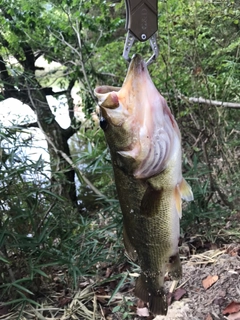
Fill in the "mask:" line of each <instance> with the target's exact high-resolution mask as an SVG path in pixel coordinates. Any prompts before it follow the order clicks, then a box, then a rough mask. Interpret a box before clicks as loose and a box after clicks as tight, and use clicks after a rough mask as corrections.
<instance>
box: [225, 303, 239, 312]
mask: <svg viewBox="0 0 240 320" xmlns="http://www.w3.org/2000/svg"><path fill="white" fill-rule="evenodd" d="M238 311H240V302H235V301H232V302H231V303H229V305H227V306H226V308H225V309H224V310H223V311H222V313H223V314H227V313H236V312H238Z"/></svg>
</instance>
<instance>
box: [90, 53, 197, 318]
mask: <svg viewBox="0 0 240 320" xmlns="http://www.w3.org/2000/svg"><path fill="white" fill-rule="evenodd" d="M95 95H96V96H97V98H98V101H99V106H100V110H101V119H100V125H101V127H102V129H103V130H104V132H105V137H106V140H107V143H108V146H109V149H110V153H111V159H112V164H113V169H114V175H115V183H116V188H117V193H118V197H119V201H120V206H121V210H122V213H123V226H124V230H123V237H124V245H125V249H126V253H127V255H128V257H129V258H130V259H132V260H134V261H137V263H138V264H139V265H140V267H141V275H140V276H139V278H138V279H137V281H136V286H135V295H136V296H137V297H139V298H140V299H142V300H143V301H145V302H147V303H149V309H150V310H151V312H153V313H154V314H166V313H167V298H166V293H165V291H164V275H165V273H166V271H168V272H169V275H170V276H171V277H172V279H174V280H175V279H179V278H180V277H181V274H182V268H181V262H180V258H179V253H178V241H179V236H180V228H179V220H180V218H181V214H182V200H181V199H185V200H187V201H190V200H192V199H193V194H192V191H191V188H190V186H189V185H188V183H187V182H186V181H185V180H184V179H183V177H182V166H181V158H182V156H181V135H180V131H179V128H178V125H177V123H176V121H175V119H174V117H173V115H172V114H171V111H170V109H169V107H168V106H167V103H166V101H165V99H164V98H163V97H162V96H161V94H160V93H159V92H158V91H157V89H156V87H155V86H154V84H153V82H152V80H151V77H150V75H149V73H148V70H147V66H146V63H145V62H144V60H143V59H142V58H141V56H140V55H135V56H134V57H133V59H132V61H131V63H130V65H129V69H128V73H127V76H126V79H125V81H124V83H123V86H122V88H117V87H110V86H100V87H97V88H96V89H95Z"/></svg>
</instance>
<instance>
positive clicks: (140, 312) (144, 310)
mask: <svg viewBox="0 0 240 320" xmlns="http://www.w3.org/2000/svg"><path fill="white" fill-rule="evenodd" d="M137 315H138V316H139V317H149V312H148V308H146V307H145V308H137Z"/></svg>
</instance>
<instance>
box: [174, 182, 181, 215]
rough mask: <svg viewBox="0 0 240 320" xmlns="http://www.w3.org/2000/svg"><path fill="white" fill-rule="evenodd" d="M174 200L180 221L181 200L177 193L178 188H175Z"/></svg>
mask: <svg viewBox="0 0 240 320" xmlns="http://www.w3.org/2000/svg"><path fill="white" fill-rule="evenodd" d="M174 198H175V204H176V209H177V213H178V216H179V218H180V219H181V218H182V199H181V194H180V192H179V188H178V186H176V187H175V190H174Z"/></svg>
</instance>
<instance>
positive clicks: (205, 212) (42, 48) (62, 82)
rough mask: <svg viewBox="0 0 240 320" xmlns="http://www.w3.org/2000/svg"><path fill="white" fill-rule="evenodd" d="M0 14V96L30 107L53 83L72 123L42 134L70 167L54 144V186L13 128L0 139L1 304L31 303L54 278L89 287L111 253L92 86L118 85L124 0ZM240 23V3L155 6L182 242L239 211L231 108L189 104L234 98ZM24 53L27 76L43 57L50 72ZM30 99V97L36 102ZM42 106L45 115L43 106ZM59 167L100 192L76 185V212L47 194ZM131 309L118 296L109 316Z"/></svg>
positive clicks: (116, 236) (107, 181)
mask: <svg viewBox="0 0 240 320" xmlns="http://www.w3.org/2000/svg"><path fill="white" fill-rule="evenodd" d="M0 12H1V13H2V15H0V23H1V27H0V42H1V44H2V46H1V48H0V68H1V77H0V90H1V95H0V98H1V100H4V99H6V98H7V96H6V95H7V93H9V95H11V94H12V93H11V92H13V90H15V93H16V94H17V95H18V98H19V99H20V100H21V101H22V102H26V101H27V102H29V97H28V96H27V100H25V98H26V91H28V90H29V88H30V89H33V92H40V91H42V89H49V88H50V89H51V88H53V89H54V90H55V87H56V88H57V90H61V91H62V93H61V94H64V95H65V96H66V97H67V98H68V100H67V101H68V104H69V115H70V118H71V126H70V127H69V128H68V130H65V131H64V130H61V131H59V132H60V133H59V134H58V135H55V136H54V137H53V138H52V141H54V143H57V139H55V138H56V137H57V138H58V139H60V137H61V138H62V137H65V140H64V141H65V142H66V141H67V140H68V138H70V137H71V143H70V142H69V144H70V147H71V155H70V153H69V154H67V156H70V160H71V161H72V162H71V161H70V163H69V162H67V163H66V164H65V166H64V167H61V168H60V169H59V170H57V169H56V167H57V164H58V163H62V162H63V157H62V158H61V157H60V156H59V153H58V152H56V150H55V149H57V150H58V151H59V150H61V151H62V149H61V148H60V146H61V142H62V141H60V142H59V147H57V148H55V149H54V152H53V151H51V152H52V153H51V156H52V159H53V160H54V159H55V160H56V161H55V162H54V161H51V163H50V164H51V170H52V174H53V175H52V176H53V177H54V176H55V177H56V176H57V177H58V179H56V180H54V181H55V182H53V179H52V178H51V177H50V174H49V171H48V170H46V165H48V168H49V164H46V162H45V161H44V159H43V158H41V157H40V158H39V159H38V160H37V161H33V160H31V159H30V158H29V157H28V154H27V152H25V153H24V154H23V153H22V151H21V150H23V149H24V148H27V147H28V139H26V141H25V142H24V143H23V140H22V139H21V138H19V135H18V132H19V130H20V131H21V130H22V129H23V128H21V127H18V128H16V127H15V128H11V130H10V129H9V128H1V132H0V137H1V143H2V144H1V167H0V178H1V191H0V192H1V201H0V223H1V225H0V227H1V232H0V268H1V275H0V289H1V290H0V292H1V295H0V299H2V301H5V302H7V301H9V303H12V304H14V303H15V304H18V303H22V302H25V303H26V302H31V303H34V301H35V300H37V299H35V298H36V297H37V293H38V292H41V293H44V290H46V288H47V286H48V285H50V284H51V283H52V282H53V279H54V276H55V275H56V274H58V272H59V271H60V270H61V271H62V272H61V276H60V278H61V279H60V281H61V283H63V284H64V287H72V288H78V284H79V279H81V278H83V277H85V276H94V277H95V279H98V276H99V274H101V272H102V270H101V268H98V267H97V266H99V265H101V264H103V263H106V264H107V265H108V264H109V265H113V264H114V263H115V262H116V261H117V257H119V256H121V257H122V244H121V242H120V240H121V227H122V222H121V214H120V209H119V204H118V201H117V199H116V192H115V186H114V181H113V174H112V168H111V163H110V157H109V153H108V149H107V146H106V144H105V141H104V137H103V133H102V131H101V130H99V129H98V128H96V126H95V125H94V124H93V122H91V120H89V119H90V118H91V112H92V111H93V110H94V109H95V105H96V101H95V98H94V95H93V89H94V87H95V85H96V84H108V85H115V86H121V84H122V82H123V80H124V77H125V74H126V70H127V64H126V62H125V61H124V60H123V59H122V58H121V55H122V51H123V46H124V33H125V31H124V16H125V12H124V4H123V2H121V3H120V2H118V1H116V2H113V3H112V2H110V1H101V0H91V1H76V0H61V1H55V0H52V1H50V2H49V1H42V2H36V1H33V0H31V1H26V0H17V1H9V0H8V1H5V0H4V1H2V2H1V4H0ZM239 16H240V6H239V3H238V1H233V0H224V1H218V2H214V1H207V0H198V1H192V0H188V1H185V0H180V1H177V0H168V1H159V39H158V43H159V47H160V56H159V58H158V59H157V61H156V62H155V63H154V64H152V65H151V66H150V67H149V70H150V73H151V76H152V79H153V81H154V82H155V84H156V86H157V88H158V89H159V91H160V92H162V94H163V96H164V97H165V98H166V99H167V101H168V104H169V106H170V107H171V109H172V112H173V113H174V115H175V117H176V119H177V122H178V124H179V127H180V130H181V133H182V140H183V173H184V176H185V177H186V178H187V180H188V181H189V183H190V184H191V186H192V188H193V193H194V197H195V201H194V202H192V203H190V204H189V205H188V206H186V205H184V215H183V219H182V224H181V226H182V234H183V236H184V234H186V233H187V234H190V235H192V234H194V233H195V232H196V231H197V232H198V233H202V234H204V236H206V237H207V238H208V239H211V241H213V239H214V241H215V240H216V235H217V234H218V233H219V230H222V228H224V227H225V225H226V223H227V221H228V220H229V221H230V220H231V218H232V217H233V216H234V214H235V213H236V212H237V210H238V207H239V198H240V187H239V178H240V167H239V157H240V149H239V147H240V143H239V133H240V125H239V121H238V118H239V112H240V111H239V109H237V108H236V109H233V108H227V107H215V106H213V105H211V104H210V105H209V104H200V103H199V104H198V103H192V102H191V101H190V99H189V98H190V97H196V98H197V97H203V98H206V99H211V100H218V101H223V102H239V100H240V99H239V90H238V88H239V85H240V83H239V81H240V80H239V79H240V77H239V70H240V66H239V64H240V58H239V48H240V42H239V33H240V20H239ZM29 48H30V49H29ZM136 51H137V52H141V53H142V54H143V55H144V56H146V57H147V56H148V55H149V54H150V51H149V48H148V45H146V44H139V43H136V44H134V47H133V49H132V52H136ZM29 52H32V53H33V55H34V61H33V66H34V68H35V67H36V65H37V63H36V61H37V58H38V57H42V56H44V58H45V59H46V60H47V61H48V62H58V63H59V64H60V66H59V67H58V68H57V69H56V70H55V71H50V72H45V71H43V70H41V71H39V70H35V69H34V68H33V69H34V70H33V69H31V68H29V65H30V62H31V61H30V60H31V57H32V56H31V55H28V53H29ZM1 62H4V67H6V68H5V69H4V68H3V69H2V67H3V66H2V64H1ZM36 69H39V67H37V68H36ZM6 71H7V74H6ZM26 84H27V85H26ZM74 85H75V86H76V85H77V87H78V89H79V95H80V100H81V105H82V107H83V110H84V112H85V116H86V118H87V119H88V121H86V123H82V124H81V128H80V129H79V124H78V123H77V121H76V119H74V116H73V108H74V105H73V102H72V99H71V96H70V92H71V89H72V88H73V87H74ZM54 86H55V87H54ZM9 88H10V89H9ZM15 97H16V96H15ZM33 98H34V99H35V100H34V101H35V102H37V101H39V96H37V97H36V96H33ZM40 100H41V99H40ZM42 102H44V103H45V104H43V105H44V108H46V100H44V99H42ZM44 108H40V109H41V111H42V110H45V109H44ZM33 109H34V108H33ZM35 112H36V110H35ZM40 118H41V117H40ZM52 124H54V125H56V123H55V119H54V116H53V114H52V113H51V112H49V113H48V114H47V116H46V117H44V119H43V125H45V127H44V130H45V132H46V130H48V133H49V134H51V133H52V132H54V130H55V129H56V126H57V125H56V126H55V127H54V126H52V127H51V125H52ZM72 129H74V130H72ZM25 130H27V129H26V128H25ZM69 131H71V134H69ZM76 132H77V133H76ZM73 133H75V135H74V136H73ZM66 136H67V138H66ZM26 150H27V149H26ZM54 157H55V158H54ZM59 159H60V162H59ZM53 162H54V164H56V166H55V168H54V167H53V166H52V164H53ZM69 168H71V169H73V168H74V170H75V171H77V170H79V172H81V174H82V176H85V177H86V178H87V179H89V181H90V182H92V183H93V185H94V186H95V187H96V188H97V190H99V191H100V193H102V194H103V196H100V195H99V194H98V195H96V194H95V192H94V191H93V189H92V188H91V187H90V185H89V184H86V183H85V182H86V180H84V179H82V180H81V181H77V179H76V180H75V182H76V185H77V188H78V190H77V191H78V194H77V205H76V203H73V202H72V201H69V199H68V198H67V197H66V198H65V197H64V195H63V194H61V193H60V192H57V191H56V189H54V188H53V187H54V186H55V185H56V186H57V187H59V189H61V190H62V189H65V187H66V185H64V184H63V177H64V176H65V173H66V171H67V170H68V169H69ZM78 177H79V176H78ZM73 180H74V178H73ZM84 181H85V182H84ZM68 183H69V181H68ZM59 189H58V190H59ZM209 225H211V226H212V228H211V230H209ZM225 241H228V239H227V238H225ZM230 241H231V239H230ZM122 279H124V281H125V278H124V276H123V277H122ZM96 281H97V280H96ZM119 283H120V285H122V284H123V282H122V283H121V280H120V282H119ZM117 288H118V289H119V287H118V286H117ZM34 294H35V295H36V296H34ZM130 307H131V302H129V301H127V300H126V301H125V302H123V304H122V305H121V306H118V307H116V308H115V311H116V312H121V313H122V314H123V317H125V318H128V317H129V309H130Z"/></svg>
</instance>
